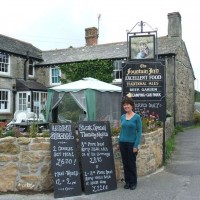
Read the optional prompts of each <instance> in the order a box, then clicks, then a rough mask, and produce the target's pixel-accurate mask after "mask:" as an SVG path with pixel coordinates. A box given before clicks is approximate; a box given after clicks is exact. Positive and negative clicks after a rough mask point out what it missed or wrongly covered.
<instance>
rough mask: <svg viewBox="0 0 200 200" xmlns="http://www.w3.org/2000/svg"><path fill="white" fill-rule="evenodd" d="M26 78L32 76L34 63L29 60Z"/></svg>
mask: <svg viewBox="0 0 200 200" xmlns="http://www.w3.org/2000/svg"><path fill="white" fill-rule="evenodd" d="M28 76H34V62H33V60H29V66H28Z"/></svg>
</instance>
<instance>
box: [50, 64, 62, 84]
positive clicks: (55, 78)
mask: <svg viewBox="0 0 200 200" xmlns="http://www.w3.org/2000/svg"><path fill="white" fill-rule="evenodd" d="M50 69H51V71H50V75H51V82H50V84H51V85H59V84H60V76H61V71H60V69H59V68H58V67H51V68H50Z"/></svg>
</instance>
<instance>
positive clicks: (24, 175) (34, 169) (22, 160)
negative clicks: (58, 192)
mask: <svg viewBox="0 0 200 200" xmlns="http://www.w3.org/2000/svg"><path fill="white" fill-rule="evenodd" d="M162 134H163V129H158V130H156V131H154V132H151V133H143V136H142V143H141V146H140V150H139V153H138V157H137V170H138V176H144V175H147V174H150V173H152V172H154V171H156V170H157V169H158V168H159V167H160V166H161V165H162V138H163V135H162ZM117 143H118V138H117V137H115V138H113V152H114V158H115V169H116V176H117V177H116V178H117V180H118V181H119V180H121V179H122V178H123V167H122V162H121V156H120V152H119V150H116V144H117ZM0 180H1V181H0V193H1V192H27V191H37V192H38V191H49V190H52V189H53V179H52V174H51V151H50V139H49V138H42V137H37V138H26V137H20V138H15V137H6V138H1V139H0Z"/></svg>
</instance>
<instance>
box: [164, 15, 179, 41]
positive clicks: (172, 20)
mask: <svg viewBox="0 0 200 200" xmlns="http://www.w3.org/2000/svg"><path fill="white" fill-rule="evenodd" d="M167 16H168V37H180V38H182V26H181V15H180V13H179V12H173V13H169V14H168V15H167Z"/></svg>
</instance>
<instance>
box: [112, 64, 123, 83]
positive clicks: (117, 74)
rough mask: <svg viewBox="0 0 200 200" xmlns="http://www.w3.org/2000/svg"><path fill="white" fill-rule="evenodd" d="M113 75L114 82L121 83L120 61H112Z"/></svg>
mask: <svg viewBox="0 0 200 200" xmlns="http://www.w3.org/2000/svg"><path fill="white" fill-rule="evenodd" d="M113 75H114V79H115V81H121V79H122V61H121V60H116V61H114V70H113Z"/></svg>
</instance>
